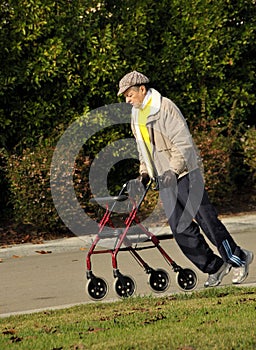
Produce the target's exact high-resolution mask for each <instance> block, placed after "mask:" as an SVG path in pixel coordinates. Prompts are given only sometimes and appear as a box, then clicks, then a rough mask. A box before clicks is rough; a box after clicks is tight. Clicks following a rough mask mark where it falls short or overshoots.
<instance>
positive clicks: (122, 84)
mask: <svg viewBox="0 0 256 350" xmlns="http://www.w3.org/2000/svg"><path fill="white" fill-rule="evenodd" d="M147 83H149V79H148V77H146V76H145V75H144V74H142V73H139V72H137V71H136V70H134V71H133V72H131V73H128V74H126V75H125V76H124V77H123V78H122V79H121V80H120V81H119V90H118V93H117V96H119V95H121V94H123V93H124V92H125V91H126V90H127V89H129V88H130V87H131V86H134V85H141V84H147Z"/></svg>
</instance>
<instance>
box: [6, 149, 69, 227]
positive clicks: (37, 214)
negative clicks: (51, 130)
mask: <svg viewBox="0 0 256 350" xmlns="http://www.w3.org/2000/svg"><path fill="white" fill-rule="evenodd" d="M52 154H53V147H52V145H40V146H37V147H35V148H34V149H33V150H31V149H30V148H27V149H24V150H23V153H22V155H20V156H17V155H12V156H11V157H10V158H9V161H8V179H9V183H10V192H11V203H12V206H13V216H14V219H15V222H16V223H23V224H32V225H33V226H34V227H35V228H37V229H39V230H41V231H42V230H48V231H53V230H55V229H57V228H58V229H60V228H63V225H62V224H61V221H60V219H59V217H58V213H57V211H56V209H55V208H54V204H53V201H52V198H51V189H50V163H51V158H52Z"/></svg>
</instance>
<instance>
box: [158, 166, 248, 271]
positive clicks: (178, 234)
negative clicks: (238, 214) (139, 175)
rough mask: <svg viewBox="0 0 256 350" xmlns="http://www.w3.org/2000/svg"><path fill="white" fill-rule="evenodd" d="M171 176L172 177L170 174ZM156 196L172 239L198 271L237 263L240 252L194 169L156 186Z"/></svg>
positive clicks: (241, 260) (238, 263) (241, 252)
mask: <svg viewBox="0 0 256 350" xmlns="http://www.w3.org/2000/svg"><path fill="white" fill-rule="evenodd" d="M174 179H175V177H174ZM160 196H161V199H162V202H163V206H164V209H165V213H166V216H167V218H168V222H169V225H170V227H171V230H172V233H173V235H174V238H175V240H176V241H177V243H178V245H179V247H180V248H181V250H182V252H183V253H184V254H185V256H186V257H187V258H188V259H189V260H191V261H192V262H193V263H194V265H196V266H197V267H198V268H199V269H200V270H201V271H203V272H206V273H209V274H212V273H215V272H216V271H217V270H218V269H219V268H220V267H221V265H222V264H223V261H225V262H228V263H230V264H231V265H232V266H235V267H237V266H241V265H242V264H243V263H244V259H245V256H244V253H243V251H242V250H241V249H240V247H239V246H237V244H236V243H235V241H234V240H233V238H232V237H231V235H230V233H229V232H228V231H227V229H226V227H225V226H224V225H223V223H222V222H221V221H220V220H219V219H218V215H217V212H216V210H215V208H214V207H213V205H212V204H211V203H210V200H209V198H208V194H207V192H206V190H205V188H204V181H203V178H202V175H201V173H200V171H199V169H198V170H194V171H193V172H191V173H189V174H187V175H185V176H183V177H182V178H180V179H178V180H177V181H176V179H175V180H174V181H173V184H172V186H170V187H167V188H161V187H160ZM200 228H201V229H202V231H203V232H204V233H205V235H206V237H207V238H208V239H209V241H210V242H211V243H212V244H214V245H215V246H216V247H217V249H218V251H219V254H220V256H221V257H219V256H218V255H216V254H214V252H213V251H212V249H211V248H210V247H209V245H208V243H207V242H206V240H205V238H204V236H203V235H202V233H201V232H200Z"/></svg>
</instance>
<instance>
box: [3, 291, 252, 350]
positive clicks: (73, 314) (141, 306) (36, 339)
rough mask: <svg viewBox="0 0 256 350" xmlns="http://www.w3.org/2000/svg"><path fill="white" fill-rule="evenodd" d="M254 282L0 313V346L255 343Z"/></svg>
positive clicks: (47, 349)
mask: <svg viewBox="0 0 256 350" xmlns="http://www.w3.org/2000/svg"><path fill="white" fill-rule="evenodd" d="M255 315H256V288H251V287H243V288H240V287H239V288H238V287H229V288H212V289H207V290H203V291H198V292H193V293H191V294H183V293H181V294H175V295H171V296H167V297H158V298H155V297H136V298H129V299H125V300H120V301H118V302H113V303H91V304H86V305H81V306H77V307H72V308H69V309H64V310H55V311H53V310H52V311H45V312H40V313H36V314H30V315H18V316H11V317H8V318H3V319H0V349H1V350H5V349H6V350H12V349H19V350H20V349H24V350H29V349H33V350H41V349H42V350H53V349H90V350H91V349H99V350H102V349H115V350H117V349H118V350H120V349H121V350H123V349H126V350H128V349H129V350H131V349H134V350H135V349H137V350H142V349H146V350H151V349H152V350H153V349H168V350H172V349H175V350H195V349H197V350H204V349H207V350H208V349H216V350H223V349H225V350H239V349H241V350H250V349H256V326H255V320H256V317H255Z"/></svg>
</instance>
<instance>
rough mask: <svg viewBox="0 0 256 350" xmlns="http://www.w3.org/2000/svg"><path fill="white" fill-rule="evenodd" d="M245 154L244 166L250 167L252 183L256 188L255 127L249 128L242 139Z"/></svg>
mask: <svg viewBox="0 0 256 350" xmlns="http://www.w3.org/2000/svg"><path fill="white" fill-rule="evenodd" d="M241 143H242V148H243V152H244V164H245V165H247V166H248V167H249V172H250V174H251V179H252V183H253V184H254V186H255V180H256V170H255V169H256V147H255V145H256V130H255V127H251V128H249V129H248V130H247V131H246V132H245V134H244V135H243V137H242V138H241Z"/></svg>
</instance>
